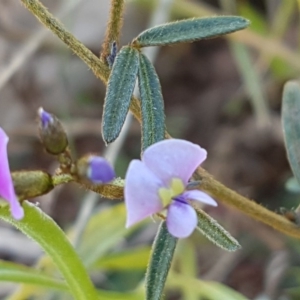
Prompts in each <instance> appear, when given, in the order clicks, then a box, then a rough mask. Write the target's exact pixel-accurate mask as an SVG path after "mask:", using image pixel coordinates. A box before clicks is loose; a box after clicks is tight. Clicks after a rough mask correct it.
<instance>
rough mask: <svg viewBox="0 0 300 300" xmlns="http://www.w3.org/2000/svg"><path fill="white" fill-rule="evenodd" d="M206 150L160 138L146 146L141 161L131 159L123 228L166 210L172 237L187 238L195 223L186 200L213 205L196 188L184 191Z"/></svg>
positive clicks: (204, 194)
mask: <svg viewBox="0 0 300 300" xmlns="http://www.w3.org/2000/svg"><path fill="white" fill-rule="evenodd" d="M206 155H207V153H206V150H204V149H203V148H201V147H199V146H198V145H195V144H193V143H190V142H187V141H184V140H177V139H171V140H164V141H161V142H158V143H156V144H154V145H152V146H150V147H149V148H147V149H146V150H145V152H144V154H143V157H142V161H140V160H133V161H132V162H131V163H130V165H129V167H128V170H127V174H126V178H125V190H124V193H125V205H126V208H127V222H126V227H129V226H131V225H133V224H135V223H137V222H139V221H141V220H143V219H144V218H146V217H148V216H151V215H152V214H155V213H158V212H161V211H166V222H167V228H168V230H169V232H170V234H172V235H173V236H175V237H178V238H185V237H188V236H189V235H190V234H191V233H192V232H193V231H194V229H195V228H196V226H197V222H198V220H197V214H196V212H195V210H194V208H193V207H192V206H191V205H190V204H189V201H200V202H203V203H205V204H209V205H213V206H217V203H216V201H215V200H214V199H212V198H211V197H210V196H208V195H207V194H206V193H204V192H201V191H199V190H186V187H187V184H188V181H189V179H190V178H191V176H192V174H193V173H194V171H195V170H196V168H197V167H198V166H199V165H200V164H201V163H202V162H203V161H204V160H205V159H206Z"/></svg>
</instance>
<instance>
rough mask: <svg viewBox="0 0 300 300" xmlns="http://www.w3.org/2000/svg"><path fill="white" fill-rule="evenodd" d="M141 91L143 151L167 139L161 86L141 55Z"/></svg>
mask: <svg viewBox="0 0 300 300" xmlns="http://www.w3.org/2000/svg"><path fill="white" fill-rule="evenodd" d="M138 78H139V89H140V96H141V110H142V150H145V149H146V148H147V147H148V146H150V145H152V144H154V143H156V142H158V141H161V140H163V139H164V137H165V113H164V102H163V97H162V93H161V86H160V82H159V79H158V76H157V74H156V71H155V69H154V67H153V65H152V63H151V62H150V61H149V59H148V58H147V57H146V56H145V55H143V54H142V53H141V54H140V66H139V73H138Z"/></svg>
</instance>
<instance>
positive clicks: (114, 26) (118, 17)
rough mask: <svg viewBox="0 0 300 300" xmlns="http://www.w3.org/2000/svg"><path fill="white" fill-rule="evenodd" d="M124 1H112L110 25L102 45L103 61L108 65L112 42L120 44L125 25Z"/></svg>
mask: <svg viewBox="0 0 300 300" xmlns="http://www.w3.org/2000/svg"><path fill="white" fill-rule="evenodd" d="M123 11H124V0H111V8H110V13H109V19H108V24H107V28H106V34H105V39H104V42H103V44H102V48H103V50H102V53H101V60H102V61H103V62H105V63H106V57H107V56H108V55H109V54H110V47H111V43H112V42H116V43H117V44H118V42H119V37H120V33H121V29H122V25H123Z"/></svg>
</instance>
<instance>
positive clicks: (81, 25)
mask: <svg viewBox="0 0 300 300" xmlns="http://www.w3.org/2000/svg"><path fill="white" fill-rule="evenodd" d="M43 3H44V4H45V6H46V7H48V8H49V10H50V11H51V12H53V14H54V15H55V16H58V17H59V18H60V20H62V22H63V23H64V24H65V26H66V27H67V28H68V29H69V30H70V31H71V32H72V33H73V34H74V35H75V36H76V37H77V38H78V39H79V40H80V41H82V42H83V43H84V44H85V45H86V46H87V47H88V48H89V49H90V50H92V51H93V53H95V54H96V55H99V53H100V51H101V44H102V42H103V38H104V33H105V26H106V22H107V18H108V11H109V4H110V1H109V0H85V1H79V0H76V1H75V0H69V1H66V0H64V1H62V0H51V1H50V0H45V1H43ZM156 3H157V1H151V0H136V1H126V13H125V16H124V28H123V31H122V37H121V45H125V44H127V43H129V42H130V41H131V40H132V39H133V38H134V37H135V36H136V35H137V34H138V33H139V32H141V31H142V30H144V29H146V28H147V26H148V25H147V24H148V22H149V20H150V19H151V14H152V12H153V9H155V5H156ZM65 7H67V8H65ZM299 12H300V1H296V0H264V1H258V0H257V1H256V0H236V1H235V0H223V1H222V0H219V1H217V0H216V1H213V0H208V1H200V0H198V1H188V0H174V1H173V4H172V9H171V12H170V16H169V17H168V18H169V19H170V20H176V19H181V18H189V17H199V16H212V15H224V14H234V15H240V16H244V17H246V18H248V19H249V20H250V21H251V26H250V27H249V29H246V30H243V31H241V32H238V33H235V34H231V35H228V36H226V37H222V38H217V39H210V40H204V41H199V42H195V43H192V44H178V45H174V46H169V47H162V48H161V49H159V51H158V54H157V56H156V58H155V62H154V64H155V67H156V70H157V73H158V75H159V77H160V80H161V85H162V92H163V96H164V100H165V108H166V117H167V118H166V120H167V128H168V131H169V132H170V134H171V135H172V136H174V137H177V138H183V139H187V140H190V141H192V142H194V143H197V144H199V145H200V146H202V147H204V148H206V149H207V150H208V159H207V161H206V162H205V163H204V165H203V166H204V168H206V169H207V170H208V171H209V172H210V173H211V174H212V175H213V176H214V177H215V178H216V179H218V180H219V181H221V182H222V183H224V184H225V185H227V186H228V187H230V188H232V189H234V190H236V191H237V192H239V193H241V194H242V195H245V196H247V197H249V198H251V199H255V201H257V202H258V203H260V204H262V205H263V206H266V207H268V208H269V209H271V210H274V211H277V212H278V213H280V209H281V207H284V208H287V209H291V208H295V207H297V206H298V204H299V200H300V189H299V188H298V187H297V185H295V183H294V182H293V180H291V179H290V178H291V177H292V174H291V171H290V167H289V164H288V161H287V159H286V151H285V148H284V142H283V136H282V129H281V120H280V118H281V116H280V110H281V96H282V87H283V84H284V83H285V82H286V81H287V80H289V79H294V78H298V77H299V74H300V54H299V47H300V40H299V38H300V34H299V33H300V23H299ZM0 45H1V46H0V126H1V127H2V128H3V129H4V130H5V131H6V132H7V133H8V135H9V136H10V143H9V159H10V164H11V169H12V170H19V169H44V170H47V171H48V172H53V171H54V170H55V168H56V167H57V163H56V162H55V160H54V159H53V158H52V157H51V156H49V155H47V154H46V153H45V152H44V150H43V148H42V147H41V145H40V143H39V139H38V137H37V126H36V121H35V119H36V114H37V113H36V112H37V109H38V108H39V107H41V106H42V107H43V108H44V109H45V110H47V111H49V112H51V113H53V114H55V115H56V116H58V117H59V118H60V119H61V120H62V121H63V123H64V124H65V126H66V129H67V132H68V135H69V139H70V144H71V147H72V149H73V153H74V154H75V155H76V156H77V157H79V156H81V155H83V154H85V153H87V152H96V153H100V154H103V153H104V150H105V145H104V143H103V141H102V137H101V116H102V106H103V100H104V95H105V86H104V84H103V83H102V82H100V81H99V80H98V79H97V78H96V77H95V76H94V75H93V73H92V72H91V71H90V70H89V69H88V68H87V66H86V65H85V64H84V63H83V62H82V61H81V60H80V59H79V58H78V57H76V56H75V55H74V54H73V53H72V52H71V51H70V50H69V49H67V47H66V46H65V45H64V44H63V43H62V42H61V41H60V40H59V39H58V38H56V37H54V36H53V35H52V34H51V33H49V32H48V31H47V30H46V29H44V28H43V27H42V25H41V24H40V23H38V21H37V20H36V19H35V18H34V17H33V16H32V15H31V14H30V13H29V12H28V11H27V10H26V9H25V7H24V6H23V5H22V4H21V3H20V1H18V0H2V1H1V2H0ZM299 121H300V120H299ZM140 138H141V136H140V125H139V123H138V122H137V121H136V120H133V121H132V123H131V125H130V129H129V131H128V135H127V137H126V140H125V142H124V144H123V145H122V147H121V151H120V152H119V154H118V156H117V160H116V164H115V165H116V170H117V174H118V175H119V176H121V177H124V174H125V171H126V168H127V166H128V163H129V162H130V160H131V159H133V158H138V157H139V155H140V144H141V143H140ZM86 198H87V193H86V191H84V190H83V189H80V188H78V186H76V185H74V184H69V185H66V186H63V187H59V188H56V189H55V190H54V191H53V192H51V193H49V194H48V195H45V196H43V197H40V198H38V199H35V201H37V202H38V203H39V205H40V207H41V208H42V209H43V210H44V211H45V212H47V214H49V215H51V216H52V217H53V218H54V220H55V221H56V222H57V223H58V224H59V225H60V226H61V227H62V228H64V229H65V230H67V229H69V228H71V227H72V225H73V224H74V222H75V221H76V218H77V215H78V212H79V211H80V209H82V208H80V207H82V206H83V204H82V203H83V202H84V201H85V200H86ZM110 204H111V202H109V201H106V200H103V199H100V200H99V203H98V206H97V208H98V209H102V208H107V207H110ZM207 211H208V212H209V214H210V215H211V216H213V217H214V218H215V219H217V220H218V221H219V222H220V223H221V224H222V225H223V226H224V227H225V228H226V229H227V230H228V231H229V232H230V233H231V234H232V235H233V236H234V237H235V238H237V239H238V240H239V241H240V243H241V245H242V246H243V248H242V250H239V251H237V252H235V253H227V252H225V251H223V250H221V249H218V248H217V247H215V246H214V245H213V244H211V243H210V242H208V241H207V240H206V239H205V238H203V237H202V236H201V235H200V234H199V233H197V232H195V233H194V234H193V236H192V237H191V238H190V239H188V240H182V241H180V244H179V247H178V249H177V252H176V259H175V261H174V266H172V272H174V273H176V274H177V273H178V274H183V276H187V277H186V278H187V279H184V280H186V281H185V282H186V287H185V286H184V285H182V284H179V283H178V282H177V283H176V280H175V279H174V280H172V278H171V279H170V282H169V283H168V284H167V287H166V299H187V300H190V299H191V300H193V299H220V300H223V299H244V298H234V297H237V295H234V296H233V295H232V296H228V295H230V294H229V290H227V289H226V290H223V285H224V286H227V287H230V288H231V289H233V290H235V291H237V292H238V293H240V294H241V295H244V296H245V297H246V298H248V299H257V300H258V299H260V300H262V299H264V300H268V299H270V300H271V299H280V300H289V299H300V286H299V284H300V268H299V266H300V243H299V241H297V240H294V239H290V238H287V237H286V236H284V235H282V234H280V233H277V232H275V231H274V230H272V229H270V228H269V227H267V226H264V225H263V224H260V223H257V222H255V221H253V220H251V219H249V218H248V217H246V216H245V215H244V214H241V213H239V212H238V211H237V210H234V209H231V208H229V207H226V206H223V205H221V204H220V206H219V207H218V208H217V209H216V208H207ZM109 222H112V223H113V222H115V218H113V217H112V218H111V219H110V221H109ZM149 224H150V225H149ZM123 227H124V223H123V224H120V228H123ZM112 230H113V229H112ZM114 230H115V229H114ZM114 230H113V231H112V232H115V231H114ZM120 230H121V229H120ZM156 230H157V224H154V223H153V222H150V223H148V226H146V227H143V229H142V228H140V230H138V231H137V232H135V233H134V234H132V235H127V236H126V237H125V235H126V234H125V233H123V234H120V236H118V239H117V238H116V239H115V241H114V242H113V243H111V244H110V246H109V247H107V248H106V249H105V251H104V250H103V253H102V255H106V254H107V253H108V252H114V251H123V250H124V249H131V250H126V251H127V252H126V253H130V251H134V250H136V249H142V251H144V252H142V253H143V255H142V256H139V257H140V262H141V264H140V265H139V266H134V264H135V263H136V262H135V261H134V260H133V261H131V262H130V263H129V261H130V260H127V262H128V265H127V268H123V269H122V268H118V267H109V266H106V267H103V266H100V267H98V269H97V270H96V271H95V270H94V278H95V281H96V282H97V283H98V286H99V287H101V288H103V289H107V290H115V291H127V290H130V289H133V288H135V287H136V286H137V285H138V283H139V282H140V281H141V280H142V278H143V275H144V270H145V267H146V263H147V259H148V255H149V245H151V242H152V241H153V238H154V236H155V232H156ZM122 232H123V231H122ZM120 240H121V242H120ZM41 255H42V251H41V250H40V248H39V246H38V245H36V244H35V243H34V242H31V241H30V240H28V239H27V238H26V237H25V236H23V235H22V234H21V233H19V232H17V231H15V230H14V229H12V228H11V227H9V226H8V225H7V224H5V223H1V227H0V257H1V258H2V259H6V260H12V261H16V262H20V263H24V264H27V265H34V264H35V263H36V261H37V260H38V258H39V257H41ZM137 260H138V259H137ZM130 264H131V266H132V268H131V267H130ZM174 278H175V277H174ZM189 278H194V279H195V278H197V280H198V281H197V282H198V284H199V287H201V284H202V283H203V282H202V281H201V280H209V281H214V282H220V283H222V284H223V285H222V286H221V285H215V286H213V285H211V287H213V289H212V290H214V289H215V290H218V289H219V291H221V294H217V296H216V295H215V296H213V295H212V294H210V293H206V294H205V292H204V290H205V288H204V286H202V287H203V288H202V292H201V289H200V291H198V289H195V291H192V292H191V290H192V288H187V287H188V286H190V285H192V286H194V285H197V282H194V281H191V282H190V281H189ZM14 289H15V285H13V284H11V283H2V284H1V285H0V295H1V297H4V296H5V295H7V293H10V292H11V291H13V290H14ZM212 290H210V291H212ZM211 293H212V292H211ZM222 293H223V294H222ZM227 293H228V294H227ZM218 295H223V296H224V298H223V297H221V298H220V296H218ZM225 296H226V297H229V298H225ZM43 299H44V298H43ZM53 299H60V298H53ZM62 299H66V298H62ZM116 299H117V298H116ZM118 299H121V298H118ZM124 299H125V298H124ZM128 299H130V298H128ZM132 299H133V298H132Z"/></svg>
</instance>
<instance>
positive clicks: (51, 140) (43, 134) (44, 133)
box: [38, 107, 68, 155]
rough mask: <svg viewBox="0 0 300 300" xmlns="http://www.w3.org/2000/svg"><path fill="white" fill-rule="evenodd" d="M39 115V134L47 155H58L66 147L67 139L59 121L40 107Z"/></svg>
mask: <svg viewBox="0 0 300 300" xmlns="http://www.w3.org/2000/svg"><path fill="white" fill-rule="evenodd" d="M38 114H39V134H40V138H41V141H42V143H43V145H44V147H45V149H46V150H47V152H48V153H50V154H53V155H58V154H61V153H64V152H65V151H66V149H67V147H68V138H67V135H66V132H65V130H64V128H63V126H62V124H61V123H60V121H59V120H58V119H57V118H56V117H55V116H54V115H52V114H50V113H48V112H46V111H44V109H43V108H42V107H41V108H39V110H38Z"/></svg>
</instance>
